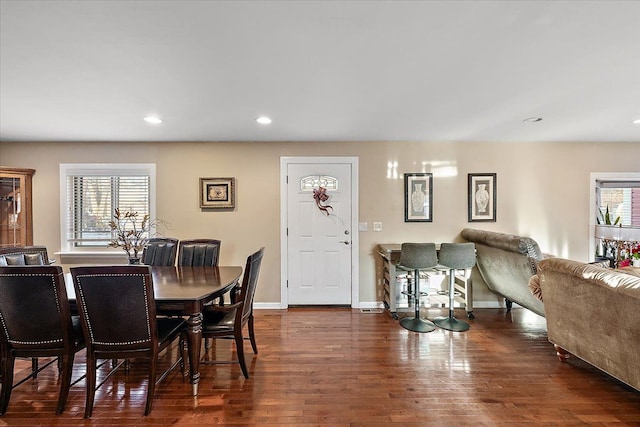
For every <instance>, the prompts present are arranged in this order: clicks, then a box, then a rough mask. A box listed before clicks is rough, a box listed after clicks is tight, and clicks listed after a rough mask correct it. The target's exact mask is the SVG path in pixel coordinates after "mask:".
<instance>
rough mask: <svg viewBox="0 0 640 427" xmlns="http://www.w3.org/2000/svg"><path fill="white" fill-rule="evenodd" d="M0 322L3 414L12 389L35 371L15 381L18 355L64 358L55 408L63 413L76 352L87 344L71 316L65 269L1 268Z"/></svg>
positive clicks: (1, 400)
mask: <svg viewBox="0 0 640 427" xmlns="http://www.w3.org/2000/svg"><path fill="white" fill-rule="evenodd" d="M0 324H1V325H2V341H1V345H0V349H1V350H0V352H1V354H2V362H1V365H2V390H1V391H0V415H1V414H4V413H5V412H6V410H7V406H8V404H9V399H10V397H11V390H12V389H13V388H14V387H16V386H18V385H20V384H22V383H23V382H24V381H25V380H27V379H29V378H34V377H35V375H34V374H33V373H32V374H30V375H29V376H28V377H27V378H25V379H24V380H22V381H20V382H19V383H18V384H16V385H14V384H13V377H14V373H13V370H14V362H15V358H16V357H31V358H37V357H57V358H58V359H59V367H60V368H61V374H60V394H59V397H58V404H57V406H56V413H57V414H60V413H62V411H63V410H64V407H65V403H66V401H67V397H68V395H69V388H70V386H71V373H72V371H73V360H74V355H75V353H76V352H77V351H79V350H81V349H82V348H83V347H84V342H83V339H82V338H83V336H82V331H81V329H80V323H79V321H78V319H77V318H75V319H74V320H72V317H71V312H70V307H69V299H68V298H67V291H66V288H65V284H64V276H63V273H62V268H61V267H60V266H13V267H0ZM54 361H55V359H54ZM46 366H48V365H45V366H44V367H42V368H41V369H44V368H45V367H46Z"/></svg>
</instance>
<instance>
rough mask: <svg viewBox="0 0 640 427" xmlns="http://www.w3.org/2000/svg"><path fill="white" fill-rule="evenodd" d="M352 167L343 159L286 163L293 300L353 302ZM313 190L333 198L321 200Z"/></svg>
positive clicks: (288, 274) (290, 300)
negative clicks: (315, 196) (341, 160)
mask: <svg viewBox="0 0 640 427" xmlns="http://www.w3.org/2000/svg"><path fill="white" fill-rule="evenodd" d="M353 169H354V168H353V164H352V163H350V162H344V161H343V162H340V160H339V159H336V160H335V162H331V163H316V162H313V161H311V162H304V161H303V160H300V162H299V163H297V162H293V161H292V162H288V163H286V199H287V202H286V230H285V233H286V252H287V262H286V272H285V274H286V280H287V282H288V283H287V285H288V286H287V288H286V292H287V298H286V299H287V301H288V304H291V305H310V304H313V305H323V304H327V305H329V304H334V305H351V304H352V303H353V301H352V290H353V288H352V279H353V274H352V273H353V251H357V249H356V248H354V243H353V241H354V239H353V237H354V236H353V232H354V230H353V229H352V227H353V224H354V221H353V217H354V216H353V215H354V210H353V206H352V188H351V186H352V179H353V173H354V170H353ZM314 190H316V191H320V190H324V191H325V192H324V194H325V195H326V197H328V198H327V199H326V200H324V201H323V200H322V199H321V198H318V200H316V198H314ZM356 232H357V231H356ZM356 242H357V239H356Z"/></svg>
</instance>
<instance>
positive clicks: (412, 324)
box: [400, 317, 436, 332]
mask: <svg viewBox="0 0 640 427" xmlns="http://www.w3.org/2000/svg"><path fill="white" fill-rule="evenodd" d="M400 326H402V327H403V328H405V329H408V330H410V331H413V332H431V331H435V330H436V325H434V324H433V322H431V321H429V320H423V319H420V318H416V317H405V318H404V319H402V320H400Z"/></svg>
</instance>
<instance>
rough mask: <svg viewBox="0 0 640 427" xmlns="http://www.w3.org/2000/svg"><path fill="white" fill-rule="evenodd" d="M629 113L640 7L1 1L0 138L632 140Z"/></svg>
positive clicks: (636, 135) (636, 132) (639, 133)
mask: <svg viewBox="0 0 640 427" xmlns="http://www.w3.org/2000/svg"><path fill="white" fill-rule="evenodd" d="M149 114H156V115H158V116H160V117H161V118H162V119H163V120H164V123H162V124H161V125H150V124H148V123H146V122H144V121H143V120H142V119H143V117H144V116H146V115H149ZM262 114H265V115H268V116H270V117H271V118H272V119H273V123H272V124H271V125H269V126H261V125H259V124H257V123H256V122H255V118H256V117H257V116H259V115H262ZM538 116H539V117H542V118H543V120H542V121H541V122H538V123H534V124H524V123H523V119H525V118H528V117H538ZM635 119H640V2H638V1H510V2H509V1H422V2H421V1H297V2H294V1H228V2H227V1H168V0H163V1H142V0H139V1H124V0H122V1H112V0H109V1H96V0H93V1H56V0H49V1H46V0H45V1H31V0H29V1H17V0H16V1H14V0H1V3H0V140H1V141H23V140H26V141H34V140H35V141H49V140H56V141H60V140H63V141H246V140H250V141H372V140H385V141H408V140H411V141H415V140H420V141H599V142H609V141H630V142H638V143H640V125H634V124H633V120H635Z"/></svg>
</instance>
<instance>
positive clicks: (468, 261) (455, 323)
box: [433, 243, 476, 332]
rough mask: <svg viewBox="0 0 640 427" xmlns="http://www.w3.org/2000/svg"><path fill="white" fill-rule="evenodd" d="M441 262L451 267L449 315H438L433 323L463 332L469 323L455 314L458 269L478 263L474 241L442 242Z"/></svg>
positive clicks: (449, 329)
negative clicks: (457, 317) (454, 303)
mask: <svg viewBox="0 0 640 427" xmlns="http://www.w3.org/2000/svg"><path fill="white" fill-rule="evenodd" d="M439 258H440V264H441V265H443V266H445V267H447V268H449V292H448V293H449V316H447V317H443V316H441V317H436V318H435V319H433V323H435V324H436V325H438V326H439V327H441V328H443V329H446V330H448V331H455V332H462V331H466V330H467V329H469V324H468V323H467V322H464V321H462V320H458V319H456V318H455V317H454V316H453V302H454V301H453V300H454V296H455V275H456V270H462V269H467V268H471V267H473V266H474V265H476V246H475V244H474V243H442V244H441V245H440V254H439Z"/></svg>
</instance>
